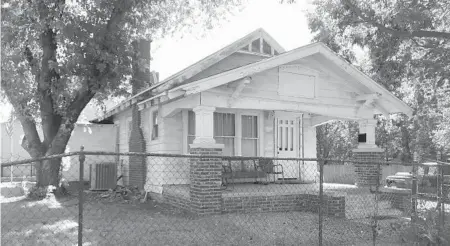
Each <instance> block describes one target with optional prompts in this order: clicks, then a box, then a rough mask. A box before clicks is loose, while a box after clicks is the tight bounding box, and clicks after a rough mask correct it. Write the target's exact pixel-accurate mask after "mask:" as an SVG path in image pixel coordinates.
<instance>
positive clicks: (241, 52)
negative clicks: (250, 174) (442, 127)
mask: <svg viewBox="0 0 450 246" xmlns="http://www.w3.org/2000/svg"><path fill="white" fill-rule="evenodd" d="M135 105H137V106H135ZM133 107H136V110H139V113H140V114H139V115H140V117H141V120H140V129H142V136H143V141H144V142H145V150H146V151H147V152H152V153H170V154H189V146H190V144H193V143H194V144H201V143H207V144H210V145H213V144H214V143H216V144H217V143H220V144H223V155H226V156H258V157H293V158H294V157H305V158H315V157H316V129H315V127H316V126H318V125H320V124H324V123H326V122H328V121H330V120H335V119H349V120H358V121H360V122H361V125H360V126H361V128H360V133H365V134H366V142H365V143H362V144H361V145H360V148H361V149H362V150H364V149H365V148H366V149H371V148H372V149H375V148H376V146H375V124H376V122H375V121H374V120H373V119H374V115H376V114H384V115H389V114H390V113H399V112H401V113H405V114H407V115H411V113H412V111H411V109H410V108H409V107H408V106H407V105H406V104H405V103H404V102H402V101H401V100H399V99H398V98H396V97H395V96H394V95H393V94H392V93H390V92H389V91H388V90H386V89H385V88H384V87H383V86H381V85H380V84H378V83H377V82H375V81H373V80H372V79H371V78H369V77H368V76H367V75H365V74H364V73H362V72H361V71H359V70H358V69H356V68H355V67H354V66H352V65H351V64H349V63H348V62H346V61H345V60H344V59H343V58H341V57H339V56H338V55H337V54H336V53H334V52H333V51H332V50H331V49H329V48H328V47H327V46H326V45H324V44H323V43H313V44H310V45H306V46H302V47H299V48H296V49H293V50H290V51H285V50H284V49H283V48H282V47H281V46H280V45H279V44H278V43H277V42H276V41H275V39H274V38H272V37H271V36H270V35H269V34H268V33H267V32H265V31H264V30H263V29H257V30H255V31H254V32H252V33H250V34H248V35H246V36H245V37H243V38H241V39H239V40H237V41H235V42H234V43H232V44H230V45H228V46H227V47H225V48H223V49H221V50H219V51H217V52H215V53H213V54H211V55H210V56H208V57H206V58H204V59H202V60H201V61H199V62H197V63H195V64H193V65H191V66H189V67H187V68H185V69H183V70H182V71H180V72H178V73H176V74H174V75H172V76H170V77H169V78H167V79H165V80H163V81H161V82H158V83H156V84H154V85H152V86H151V87H149V88H147V89H145V90H143V91H141V92H140V93H138V94H136V95H134V96H132V97H131V98H129V99H127V100H126V101H124V102H122V103H120V104H119V105H117V106H116V107H115V108H113V109H112V110H110V111H108V112H107V113H106V114H105V115H104V116H103V117H101V118H98V119H95V120H94V121H93V122H96V123H110V124H111V123H114V124H117V125H118V126H119V132H120V134H118V136H119V137H118V139H117V151H120V152H128V151H129V150H130V151H132V150H131V149H129V145H130V146H131V144H129V142H132V140H130V135H132V134H131V127H130V126H131V125H132V121H133V120H132V111H133ZM122 159H123V160H124V161H123V165H124V168H123V169H122V172H123V174H124V176H125V177H128V178H129V179H125V180H124V182H125V183H130V184H131V183H133V182H135V181H133V175H137V174H138V173H139V172H141V173H142V172H143V170H146V173H147V174H146V175H145V176H144V179H142V178H139V180H140V181H136V182H144V183H142V184H139V183H138V185H141V186H143V187H145V189H146V190H147V191H152V192H162V187H163V185H165V184H174V183H177V184H188V183H189V164H188V161H187V159H186V161H185V162H174V161H164V160H163V159H162V158H160V157H158V158H148V159H147V160H146V163H144V165H146V168H145V166H144V167H142V165H140V166H139V165H136V166H133V164H128V157H122ZM286 165H289V164H286ZM236 169H239V167H236ZM284 169H285V176H286V177H285V178H294V179H311V178H312V177H311V176H309V175H308V174H307V171H306V170H302V166H301V165H291V166H285V167H284ZM164 170H178V171H179V172H180V173H181V172H182V173H184V174H183V175H180V174H177V178H176V179H175V178H173V177H171V173H170V171H167V172H164ZM235 171H239V170H235ZM308 171H311V170H308Z"/></svg>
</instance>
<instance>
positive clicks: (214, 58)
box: [161, 28, 285, 90]
mask: <svg viewBox="0 0 450 246" xmlns="http://www.w3.org/2000/svg"><path fill="white" fill-rule="evenodd" d="M258 38H263V39H264V40H266V41H267V42H268V43H269V45H271V46H272V47H273V48H274V49H275V50H277V51H278V53H283V52H285V50H284V48H283V47H282V46H281V45H280V44H279V43H278V42H277V41H275V39H274V38H272V36H270V35H269V34H268V33H267V32H266V31H265V30H264V29H262V28H258V29H256V30H255V31H253V32H251V33H249V34H247V35H246V36H244V37H242V38H240V39H238V40H237V41H234V42H233V43H231V44H229V45H228V46H226V47H224V48H222V49H220V50H218V51H216V52H214V53H212V54H211V55H209V56H207V57H205V58H203V59H201V60H200V61H198V62H196V63H194V64H192V65H190V66H189V67H187V68H185V69H183V70H181V71H180V72H178V73H175V74H174V75H172V76H170V77H168V78H166V79H165V80H163V81H162V82H161V84H168V85H166V86H164V87H163V88H164V89H168V88H170V87H171V86H173V85H174V84H179V83H181V82H183V81H184V80H187V79H189V78H191V77H193V76H194V75H196V74H198V73H200V72H201V71H203V70H205V69H207V68H208V67H211V66H212V65H214V64H215V63H217V62H219V61H221V60H222V59H224V58H226V57H227V56H229V55H231V54H233V53H235V52H238V51H240V49H241V48H242V47H244V46H245V45H248V44H249V43H251V42H252V41H253V40H255V39H258ZM164 89H163V90H164Z"/></svg>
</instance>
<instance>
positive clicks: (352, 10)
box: [307, 0, 450, 160]
mask: <svg viewBox="0 0 450 246" xmlns="http://www.w3.org/2000/svg"><path fill="white" fill-rule="evenodd" d="M313 4H314V9H313V10H312V11H310V12H309V13H308V15H307V17H308V23H309V28H310V29H311V31H312V32H313V33H314V34H315V36H314V41H322V42H324V43H326V44H327V45H329V46H330V47H331V48H332V49H333V50H334V51H336V52H338V53H339V54H341V55H342V56H344V57H345V59H347V60H348V61H350V62H352V63H357V62H358V60H357V59H356V55H355V47H360V48H362V49H363V50H364V51H366V52H367V54H368V56H367V58H368V60H367V62H365V63H359V65H361V69H362V70H364V71H365V72H366V73H367V74H369V75H370V76H372V77H373V78H374V80H375V81H377V82H379V83H381V84H382V85H384V86H385V87H386V88H387V89H388V90H390V91H391V92H393V93H394V94H395V95H397V96H398V97H400V98H401V99H402V100H403V101H405V102H406V103H408V104H409V106H411V107H412V108H413V110H414V115H413V117H412V118H409V119H408V118H407V117H405V116H403V115H396V116H393V117H391V118H390V119H385V118H383V117H379V125H378V127H377V137H378V139H379V144H380V145H381V146H382V147H385V148H386V149H387V150H388V154H389V157H391V158H400V159H402V160H411V158H412V153H413V152H414V151H417V152H418V153H419V154H421V155H431V156H434V155H435V154H436V152H438V151H448V149H446V148H448V144H449V143H450V138H449V137H450V128H449V126H450V124H449V122H450V120H449V118H450V116H449V114H450V113H449V108H450V96H449V94H450V81H449V78H450V77H449V73H450V2H449V1H445V0H440V1H419V0H410V1H378V0H368V1H356V0H316V1H314V2H313ZM393 150H394V151H393Z"/></svg>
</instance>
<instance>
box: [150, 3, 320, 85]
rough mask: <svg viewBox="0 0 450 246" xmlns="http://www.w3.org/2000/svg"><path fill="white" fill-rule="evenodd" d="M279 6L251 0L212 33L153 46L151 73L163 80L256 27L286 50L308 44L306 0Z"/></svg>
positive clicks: (169, 40)
mask: <svg viewBox="0 0 450 246" xmlns="http://www.w3.org/2000/svg"><path fill="white" fill-rule="evenodd" d="M298 2H299V3H296V4H280V3H279V0H249V2H248V4H246V6H245V8H244V9H243V10H242V11H241V12H239V13H236V14H234V15H233V16H230V17H229V18H228V20H227V21H224V22H223V23H221V24H220V25H219V26H216V27H214V28H213V29H212V30H206V31H205V30H203V31H199V32H193V33H188V34H184V36H183V38H179V37H168V38H165V39H162V40H155V41H154V42H153V43H152V57H153V60H152V63H151V65H150V66H151V70H154V71H156V72H159V73H160V80H163V79H164V78H167V77H168V76H170V75H172V74H174V73H176V72H178V71H180V70H182V69H183V68H185V67H187V66H189V65H191V64H193V63H195V62H197V61H199V60H200V59H202V58H204V57H206V56H208V55H209V54H211V53H213V52H215V51H217V50H219V49H221V48H223V47H225V46H227V45H228V44H231V43H232V42H234V41H236V40H237V39H239V38H241V37H243V36H245V35H247V34H249V33H250V32H252V31H254V30H255V29H257V28H263V29H264V30H266V31H267V32H268V33H269V34H270V35H271V36H272V37H273V38H274V39H275V40H277V41H278V43H280V44H281V46H283V47H284V48H285V49H286V50H291V49H294V48H297V47H299V46H303V45H306V44H309V43H310V41H311V39H312V35H311V33H310V31H309V29H308V25H307V20H306V17H305V14H304V10H306V8H309V7H310V5H308V4H307V0H299V1H298Z"/></svg>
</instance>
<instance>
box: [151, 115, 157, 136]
mask: <svg viewBox="0 0 450 246" xmlns="http://www.w3.org/2000/svg"><path fill="white" fill-rule="evenodd" d="M152 126H153V127H152V140H155V139H157V138H158V111H157V110H156V111H153V114H152Z"/></svg>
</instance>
